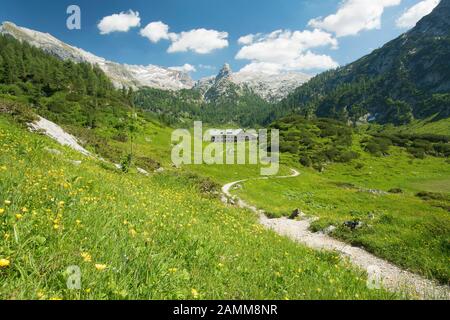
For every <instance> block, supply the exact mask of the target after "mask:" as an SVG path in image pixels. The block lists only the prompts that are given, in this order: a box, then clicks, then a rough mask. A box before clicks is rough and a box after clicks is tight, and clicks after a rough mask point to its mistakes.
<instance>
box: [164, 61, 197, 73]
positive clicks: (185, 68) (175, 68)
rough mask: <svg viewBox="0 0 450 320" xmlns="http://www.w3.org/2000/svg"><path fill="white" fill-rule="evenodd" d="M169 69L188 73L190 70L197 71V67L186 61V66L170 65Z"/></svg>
mask: <svg viewBox="0 0 450 320" xmlns="http://www.w3.org/2000/svg"><path fill="white" fill-rule="evenodd" d="M169 69H170V70H175V71H181V72H186V73H188V72H196V71H197V69H196V68H195V67H194V66H193V65H191V64H189V63H186V64H185V65H184V66H179V67H170V68H169Z"/></svg>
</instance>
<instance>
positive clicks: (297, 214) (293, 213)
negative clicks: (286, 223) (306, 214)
mask: <svg viewBox="0 0 450 320" xmlns="http://www.w3.org/2000/svg"><path fill="white" fill-rule="evenodd" d="M300 214H301V212H300V210H299V209H295V210H294V211H292V213H291V215H290V216H289V219H291V220H295V219H297V218H298V217H300Z"/></svg>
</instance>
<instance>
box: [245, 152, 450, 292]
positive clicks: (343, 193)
mask: <svg viewBox="0 0 450 320" xmlns="http://www.w3.org/2000/svg"><path fill="white" fill-rule="evenodd" d="M390 153H391V154H390V156H387V157H382V158H378V157H373V156H370V155H369V154H367V153H362V154H361V158H360V159H358V160H356V161H354V162H352V163H346V164H332V165H329V166H328V167H327V169H326V171H325V172H324V173H318V172H317V171H315V170H312V169H306V168H303V169H300V171H301V173H302V174H301V176H299V177H298V178H295V179H287V180H270V181H264V180H258V181H249V182H246V183H244V184H243V188H242V189H241V190H239V191H238V194H239V196H240V197H242V198H243V199H245V200H247V201H249V202H250V203H254V204H257V205H258V206H260V207H262V208H263V209H265V210H266V211H268V212H270V213H271V214H272V215H273V216H281V215H287V214H290V213H291V212H292V210H293V209H295V208H300V209H302V210H303V211H304V212H305V213H307V214H309V215H311V216H317V217H319V218H320V219H319V220H318V221H317V222H315V223H314V224H313V229H314V230H322V229H324V228H326V227H328V226H329V225H334V226H337V227H338V228H337V229H336V231H335V232H334V236H336V237H338V238H341V239H344V240H346V241H348V242H351V243H352V244H355V245H359V246H362V247H364V248H366V249H367V250H369V251H371V252H373V253H375V254H376V255H378V256H380V257H383V258H385V259H387V260H390V261H392V262H394V263H396V264H397V265H400V266H403V267H405V268H408V269H410V270H412V271H414V272H418V273H422V274H424V275H426V276H428V277H430V278H435V279H438V280H440V281H441V282H443V283H448V282H449V279H450V268H449V264H448V262H449V259H450V219H449V212H448V211H447V210H448V209H447V210H446V209H445V206H446V205H447V206H448V202H446V201H444V200H443V201H442V202H439V201H437V202H436V201H425V200H423V199H421V198H419V197H417V196H416V194H417V193H418V192H420V191H430V192H439V193H440V194H441V193H442V194H443V196H444V197H445V194H447V195H448V193H449V189H448V186H449V182H450V175H449V172H450V171H449V166H450V165H449V163H448V162H447V161H446V159H444V158H434V157H426V158H425V159H423V160H420V159H412V158H411V156H409V155H408V154H407V153H406V152H405V151H404V150H400V149H399V148H392V149H391V152H390ZM361 164H363V165H362V166H361ZM396 188H397V189H398V188H400V189H402V190H403V193H401V194H390V193H388V192H387V191H388V190H391V189H396ZM349 220H351V221H362V222H363V223H364V226H363V227H362V228H361V229H358V230H354V231H351V230H350V229H348V228H346V227H344V226H343V223H344V222H345V221H349Z"/></svg>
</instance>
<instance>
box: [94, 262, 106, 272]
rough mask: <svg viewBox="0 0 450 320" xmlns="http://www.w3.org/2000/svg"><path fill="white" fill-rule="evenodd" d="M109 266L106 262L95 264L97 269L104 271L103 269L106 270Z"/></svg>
mask: <svg viewBox="0 0 450 320" xmlns="http://www.w3.org/2000/svg"><path fill="white" fill-rule="evenodd" d="M107 267H108V266H107V265H106V264H100V263H97V264H95V269H97V270H98V271H103V270H105V269H106V268H107Z"/></svg>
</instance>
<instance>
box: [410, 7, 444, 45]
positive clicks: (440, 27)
mask: <svg viewBox="0 0 450 320" xmlns="http://www.w3.org/2000/svg"><path fill="white" fill-rule="evenodd" d="M409 34H412V35H414V34H416V35H419V36H420V35H422V34H426V35H427V36H435V37H442V36H449V35H450V0H441V2H440V3H439V4H438V6H437V7H436V8H435V9H434V10H433V12H431V13H430V14H429V15H428V16H425V17H424V18H422V20H420V21H419V22H418V23H417V25H416V26H415V27H414V28H413V29H412V30H411V31H410V32H409Z"/></svg>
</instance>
